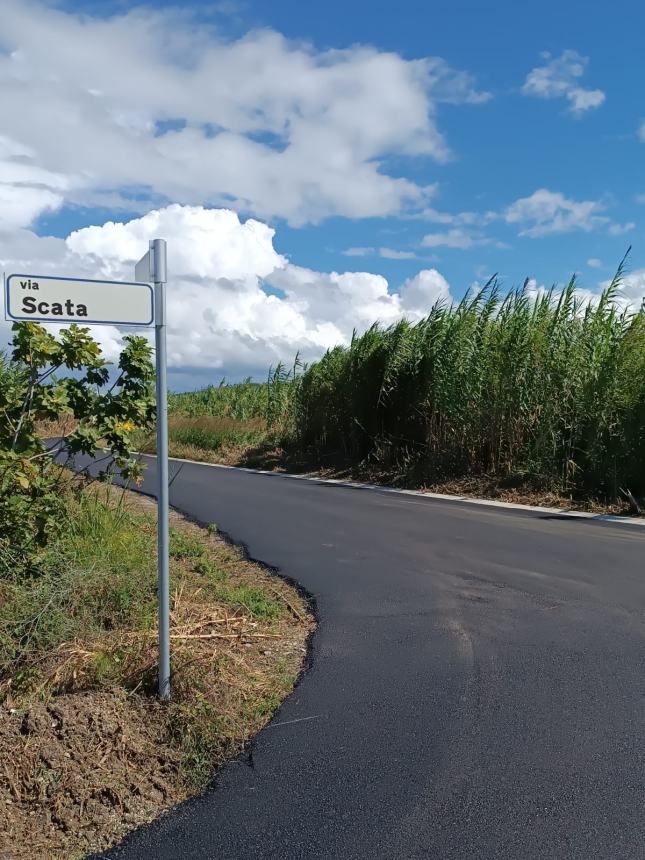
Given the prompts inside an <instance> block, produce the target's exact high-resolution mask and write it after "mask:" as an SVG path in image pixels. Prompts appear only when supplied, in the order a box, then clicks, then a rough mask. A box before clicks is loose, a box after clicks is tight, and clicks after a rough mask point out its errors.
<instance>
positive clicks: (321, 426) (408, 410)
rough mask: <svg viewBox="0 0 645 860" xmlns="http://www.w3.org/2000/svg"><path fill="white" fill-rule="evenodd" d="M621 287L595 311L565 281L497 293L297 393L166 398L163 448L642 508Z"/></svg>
mask: <svg viewBox="0 0 645 860" xmlns="http://www.w3.org/2000/svg"><path fill="white" fill-rule="evenodd" d="M621 275H622V272H621V271H619V273H618V275H617V277H616V279H615V280H614V282H613V283H612V285H611V286H610V287H609V289H608V290H607V291H606V292H605V293H604V295H603V296H602V298H600V300H599V301H597V302H595V303H594V304H591V305H590V304H587V303H586V301H585V300H584V299H583V297H582V296H580V295H578V294H577V292H576V289H575V284H574V283H573V282H571V283H570V284H569V285H568V287H567V288H566V289H565V290H564V291H562V292H555V291H551V292H546V293H541V294H539V295H532V294H531V293H530V292H529V291H528V290H526V289H524V290H520V291H517V292H514V293H511V294H509V295H507V296H502V295H501V294H500V292H499V289H498V286H497V284H496V283H495V282H492V283H491V284H489V285H488V286H487V288H486V289H485V290H484V291H482V292H481V293H480V294H478V295H476V296H469V297H467V298H466V299H464V300H463V301H462V302H461V304H459V305H458V306H454V307H445V306H437V307H435V308H433V309H432V310H431V312H430V313H429V315H428V317H427V318H426V319H424V320H422V321H421V322H419V323H417V324H414V325H412V324H410V323H407V322H401V323H398V324H396V325H394V326H391V327H389V328H387V329H382V328H380V327H378V326H376V325H375V326H373V327H372V328H371V329H370V330H369V331H367V332H365V333H364V334H363V335H361V336H355V337H354V338H353V339H352V342H351V344H350V345H349V346H347V347H336V348H335V349H333V350H330V351H329V352H328V353H327V354H326V355H325V356H324V357H323V358H322V359H321V360H320V361H318V362H316V363H314V364H312V365H311V366H310V367H308V368H307V369H305V371H304V372H303V373H301V374H299V375H298V376H297V378H295V379H294V378H293V377H292V376H286V375H285V374H284V373H282V374H281V375H280V374H279V375H278V377H277V380H273V379H272V378H270V379H269V381H268V383H267V384H266V385H263V386H262V385H258V386H252V385H249V384H248V383H246V384H245V385H243V386H224V387H220V388H210V389H207V390H205V391H201V392H194V393H192V394H182V395H177V396H175V397H174V398H173V399H172V403H171V408H172V412H173V415H172V418H171V427H173V428H174V429H172V430H171V449H172V451H173V452H174V453H175V454H177V455H178V456H193V457H195V458H197V459H212V460H216V461H220V462H222V461H224V462H238V463H242V464H249V463H256V464H264V465H266V464H268V463H273V464H274V465H277V466H282V467H284V466H285V465H287V466H288V467H289V468H294V463H296V464H298V465H299V466H300V467H301V468H306V469H308V470H310V471H316V470H327V471H335V472H336V473H337V474H347V475H352V476H355V477H369V478H371V479H374V478H376V479H379V478H380V479H382V480H386V481H391V482H395V483H399V484H405V485H407V486H417V487H426V488H432V489H439V490H444V491H449V492H462V493H473V494H481V495H489V496H496V497H502V498H511V499H518V500H525V501H541V502H551V503H555V504H575V505H578V506H586V507H594V505H600V506H601V507H605V508H606V507H609V508H613V509H619V508H621V507H625V506H626V502H625V498H626V497H627V496H629V495H631V496H632V497H634V496H635V497H642V496H643V495H645V459H644V458H643V453H642V452H643V450H645V313H644V312H643V310H642V309H641V310H640V311H639V312H636V313H634V312H630V311H625V310H623V309H622V308H621V304H620V280H621ZM238 398H239V401H240V403H244V404H245V407H244V414H239V415H238V414H237V413H236V405H235V404H236V403H237V401H238ZM249 422H255V423H253V424H252V425H251V424H249ZM262 422H263V423H262ZM207 433H211V434H212V435H211V436H210V437H208V436H207ZM245 433H248V436H247V437H246V438H244V434H245ZM183 440H186V441H188V440H192V441H191V445H192V447H191V448H188V447H182V445H183V444H184V441H183Z"/></svg>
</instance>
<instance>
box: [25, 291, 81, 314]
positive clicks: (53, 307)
mask: <svg viewBox="0 0 645 860" xmlns="http://www.w3.org/2000/svg"><path fill="white" fill-rule="evenodd" d="M64 305H65V307H63V303H62V302H52V303H51V304H50V303H49V302H38V303H36V299H35V298H34V297H33V296H23V297H22V312H23V313H24V314H35V313H36V312H38V314H39V315H40V316H43V317H46V316H53V317H62V316H68V317H86V318H87V305H83V304H81V303H80V302H79V303H78V304H77V305H75V304H74V302H73V301H72V300H71V299H65V302H64Z"/></svg>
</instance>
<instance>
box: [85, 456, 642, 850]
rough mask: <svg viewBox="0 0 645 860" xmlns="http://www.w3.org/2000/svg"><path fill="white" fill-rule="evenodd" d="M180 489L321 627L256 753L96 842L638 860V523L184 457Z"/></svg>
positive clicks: (137, 846) (185, 502)
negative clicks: (307, 603)
mask: <svg viewBox="0 0 645 860" xmlns="http://www.w3.org/2000/svg"><path fill="white" fill-rule="evenodd" d="M179 466H180V464H178V463H176V462H175V463H171V473H172V472H175V471H177V469H178V468H179ZM146 481H147V484H146V485H144V489H145V488H146V487H148V488H150V489H153V488H154V465H153V466H152V467H151V469H150V470H149V472H148V477H147V479H146ZM171 502H172V504H173V505H175V506H176V507H177V508H179V509H180V510H182V511H185V512H187V513H188V514H190V515H192V516H194V517H196V518H198V519H200V520H202V521H204V522H214V523H217V524H218V525H219V526H220V528H221V529H222V530H224V531H226V532H227V533H228V534H229V535H230V536H231V537H232V538H233V540H235V541H238V542H242V543H244V544H245V545H246V546H247V547H248V550H249V553H250V555H251V556H252V557H254V558H257V559H261V560H262V561H264V562H266V563H268V564H270V565H274V566H276V567H278V568H279V569H280V570H281V571H282V572H283V573H284V574H285V575H288V576H290V577H293V578H294V579H296V580H297V581H298V582H299V583H301V584H302V586H303V587H304V588H305V589H307V590H308V591H309V592H310V593H311V594H312V595H314V596H315V600H316V605H317V613H318V616H319V622H320V623H319V627H318V630H317V632H316V634H315V636H314V639H313V647H312V659H311V666H310V668H309V670H308V671H307V672H306V674H305V675H304V677H303V679H302V681H301V683H300V684H299V686H298V687H297V689H296V691H295V693H294V694H293V695H292V696H291V697H290V698H289V699H288V700H287V701H286V702H285V704H284V705H283V707H282V708H281V709H280V711H279V712H278V714H277V715H276V717H275V718H274V720H273V722H272V723H271V724H270V725H269V726H268V727H267V728H265V729H264V730H263V731H262V732H261V733H260V734H259V736H258V737H257V739H256V741H255V743H254V744H253V748H252V754H251V756H250V757H249V759H248V760H244V761H238V762H233V763H231V764H229V765H228V766H226V767H225V768H224V769H223V770H222V771H221V772H220V774H219V777H218V779H217V783H216V787H215V788H214V789H213V790H212V791H210V792H208V793H206V794H205V795H203V796H202V797H200V798H197V799H194V800H191V801H188V802H187V803H185V804H183V805H181V806H180V807H178V808H177V809H175V810H173V811H172V812H171V813H170V814H169V815H167V816H165V817H162V818H161V819H159V820H158V821H156V822H155V823H153V824H152V825H150V826H148V827H145V828H142V829H140V830H138V831H136V832H135V833H134V834H133V835H131V836H130V837H128V838H127V839H126V841H125V842H124V843H123V844H122V845H121V846H119V847H118V848H116V849H114V850H112V851H111V852H108V853H107V854H105V855H101V856H103V857H110V858H121V860H124V859H125V858H127V860H139V858H146V860H171V858H172V860H198V858H199V860H206V858H218V860H219V858H221V860H251V858H253V860H269V858H276V860H277V858H280V860H287V858H325V860H335V858H338V860H341V858H342V860H353V858H356V860H358V859H359V858H360V860H367V858H370V860H372V858H388V860H389V858H393V860H407V858H436V860H452V858H459V860H469V858H477V860H489V858H490V860H492V858H495V860H502V858H512V860H530V858H567V860H569V858H580V860H593V858H602V860H607V858H612V860H614V858H624V860H634V858H645V659H644V658H645V563H644V562H645V529H643V528H640V527H637V526H629V525H615V524H609V523H599V522H597V521H591V520H582V519H580V520H579V519H567V518H560V517H558V516H553V515H548V514H540V513H534V512H525V511H522V512H518V511H507V510H503V509H497V508H489V507H480V506H472V505H468V504H460V503H454V502H446V501H436V500H429V499H423V498H418V497H414V496H405V495H394V494H388V493H382V492H375V491H368V490H358V489H349V488H343V487H338V486H333V485H328V484H322V483H313V482H307V481H302V480H296V479H289V478H283V477H277V476H268V475H260V474H250V473H245V472H242V471H236V470H225V469H214V468H209V467H207V466H199V465H190V464H182V465H181V471H180V474H179V475H178V476H177V477H176V479H175V480H174V482H173V484H172V492H171Z"/></svg>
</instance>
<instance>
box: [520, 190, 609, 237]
mask: <svg viewBox="0 0 645 860" xmlns="http://www.w3.org/2000/svg"><path fill="white" fill-rule="evenodd" d="M603 210H604V206H603V204H602V203H600V202H599V201H597V200H571V199H570V198H568V197H566V196H565V195H564V194H562V192H560V191H549V190H547V189H546V188H539V189H538V190H537V191H534V192H533V194H531V195H530V196H529V197H521V198H520V199H519V200H516V201H515V202H514V203H512V204H511V205H510V206H509V207H508V208H507V209H506V212H505V213H504V217H505V219H506V222H507V223H508V224H517V225H518V226H519V227H520V236H531V237H532V238H537V237H539V236H547V235H549V234H552V233H567V232H570V231H572V230H583V231H586V232H588V231H590V230H594V229H596V228H597V227H599V226H601V225H603V224H606V223H607V222H608V221H609V219H608V218H607V217H606V216H605V215H602V214H601V213H602V212H603Z"/></svg>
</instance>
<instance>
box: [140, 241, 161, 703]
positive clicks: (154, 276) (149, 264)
mask: <svg viewBox="0 0 645 860" xmlns="http://www.w3.org/2000/svg"><path fill="white" fill-rule="evenodd" d="M134 271H135V275H134V276H135V278H136V279H137V280H145V281H153V282H154V285H155V352H156V380H157V381H156V386H157V480H158V490H157V571H158V585H157V588H158V599H159V698H160V699H161V700H162V701H167V700H168V699H169V698H170V564H169V534H168V495H169V487H168V384H167V378H166V367H167V364H166V241H165V239H151V240H150V250H149V251H148V252H147V254H144V256H143V257H142V258H141V259H140V260H139V262H138V263H137V265H136V267H135V270H134Z"/></svg>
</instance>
